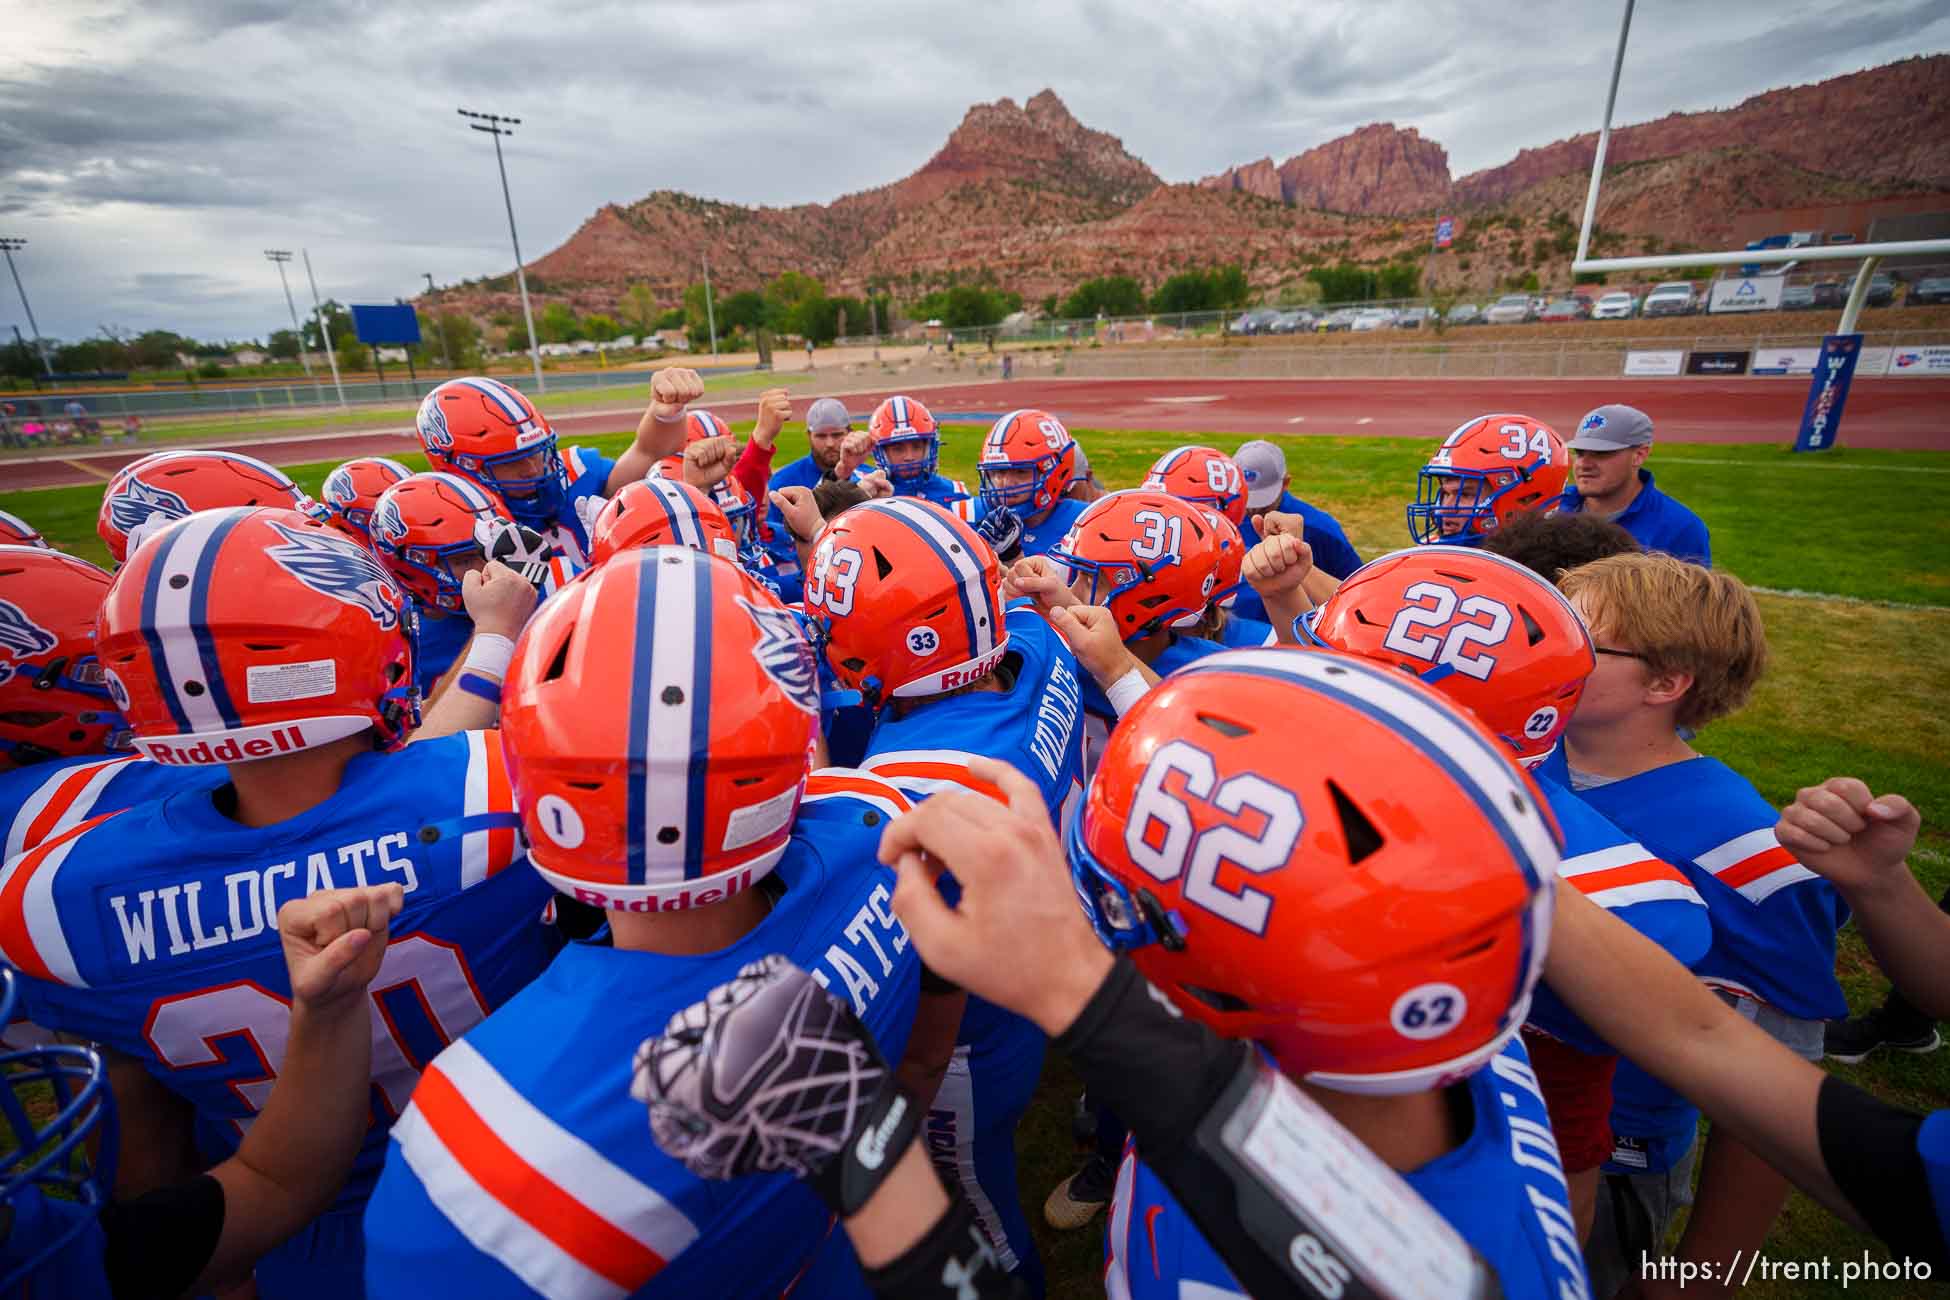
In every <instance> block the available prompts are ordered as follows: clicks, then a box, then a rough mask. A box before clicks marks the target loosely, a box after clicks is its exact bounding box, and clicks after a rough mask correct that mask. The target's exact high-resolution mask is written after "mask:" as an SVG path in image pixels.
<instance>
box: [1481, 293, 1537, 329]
mask: <svg viewBox="0 0 1950 1300" xmlns="http://www.w3.org/2000/svg"><path fill="white" fill-rule="evenodd" d="M1483 319H1484V320H1485V321H1487V322H1488V323H1490V324H1491V325H1521V324H1523V323H1524V322H1525V321H1530V320H1536V319H1537V313H1536V312H1535V311H1533V310H1531V306H1530V295H1529V294H1527V293H1506V294H1504V295H1503V296H1502V297H1501V298H1498V299H1497V300H1496V301H1495V302H1494V303H1493V304H1491V306H1490V309H1489V310H1488V311H1486V312H1484V313H1483Z"/></svg>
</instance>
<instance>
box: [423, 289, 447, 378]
mask: <svg viewBox="0 0 1950 1300" xmlns="http://www.w3.org/2000/svg"><path fill="white" fill-rule="evenodd" d="M420 274H421V275H424V276H425V277H426V278H427V294H428V296H429V297H431V296H432V294H433V272H431V271H422V272H420ZM433 328H434V329H435V331H437V332H438V333H439V335H440V355H441V356H443V357H445V358H447V369H449V370H452V369H453V368H454V349H453V346H452V345H451V344H449V343H448V342H447V331H446V330H445V329H443V328H442V327H441V324H440V317H439V316H437V315H436V316H435V317H434V318H433Z"/></svg>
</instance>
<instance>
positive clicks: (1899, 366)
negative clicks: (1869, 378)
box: [1889, 346, 1950, 375]
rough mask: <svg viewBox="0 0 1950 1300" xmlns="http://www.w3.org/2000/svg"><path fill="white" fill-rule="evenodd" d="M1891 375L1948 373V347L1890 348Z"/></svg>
mask: <svg viewBox="0 0 1950 1300" xmlns="http://www.w3.org/2000/svg"><path fill="white" fill-rule="evenodd" d="M1889 373H1890V374H1892V375H1950V347H1934V346H1933V347H1922V348H1900V347H1899V348H1891V349H1890V351H1889Z"/></svg>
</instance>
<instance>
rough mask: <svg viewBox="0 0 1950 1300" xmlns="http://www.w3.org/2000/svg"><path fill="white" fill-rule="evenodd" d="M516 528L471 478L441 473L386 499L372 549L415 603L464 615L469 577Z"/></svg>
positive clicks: (415, 480) (410, 481) (413, 481)
mask: <svg viewBox="0 0 1950 1300" xmlns="http://www.w3.org/2000/svg"><path fill="white" fill-rule="evenodd" d="M514 526H515V525H514V522H513V520H512V519H510V518H509V512H508V511H507V509H506V507H505V506H504V504H503V503H502V502H501V501H500V500H499V499H498V498H497V497H495V496H493V495H491V494H489V493H488V492H487V491H486V490H484V489H483V488H481V487H480V486H479V485H478V484H476V483H475V482H474V481H473V480H471V479H468V478H465V477H462V476H460V475H455V474H447V473H442V472H440V471H437V470H435V471H429V472H427V473H425V474H414V475H411V476H410V477H408V478H404V479H401V480H400V481H399V482H398V483H395V484H394V485H393V486H392V487H389V488H387V489H386V491H385V492H383V493H381V494H380V497H379V500H378V501H377V502H376V503H375V504H374V506H373V512H372V539H371V549H372V552H373V554H374V555H376V556H377V557H378V558H379V560H380V562H381V563H382V564H384V565H385V566H386V570H387V572H388V573H389V574H390V575H391V576H392V578H393V580H394V581H395V582H397V583H398V584H399V585H400V586H401V587H403V588H404V589H405V590H406V591H407V593H408V594H409V595H411V596H412V597H413V598H414V599H415V600H417V601H419V602H420V603H421V604H422V605H426V606H431V607H433V608H435V609H440V610H445V611H447V612H449V613H458V612H460V611H462V610H464V609H465V608H466V603H465V601H464V600H463V593H464V592H465V591H466V584H465V581H464V579H465V578H466V576H467V574H468V573H470V572H472V571H473V570H476V569H479V568H482V567H484V566H485V565H486V564H487V557H488V556H489V555H490V554H492V553H493V552H494V542H495V539H496V535H497V533H498V532H499V531H500V530H502V529H508V528H513V527H514Z"/></svg>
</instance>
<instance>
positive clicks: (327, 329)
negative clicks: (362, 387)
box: [304, 248, 345, 406]
mask: <svg viewBox="0 0 1950 1300" xmlns="http://www.w3.org/2000/svg"><path fill="white" fill-rule="evenodd" d="M304 254H305V279H307V280H309V281H311V306H312V310H313V311H315V312H317V313H318V341H319V342H321V343H323V344H324V345H325V359H326V360H327V361H329V362H331V363H332V387H333V388H334V389H336V390H337V391H338V395H339V405H340V406H344V405H345V383H344V381H342V380H341V379H340V378H339V354H338V350H337V349H336V348H334V347H333V346H332V326H331V322H329V321H327V320H326V319H325V304H324V303H322V302H320V301H319V300H318V277H317V276H315V275H313V274H312V273H311V250H310V249H309V248H307V249H305V250H304Z"/></svg>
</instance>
